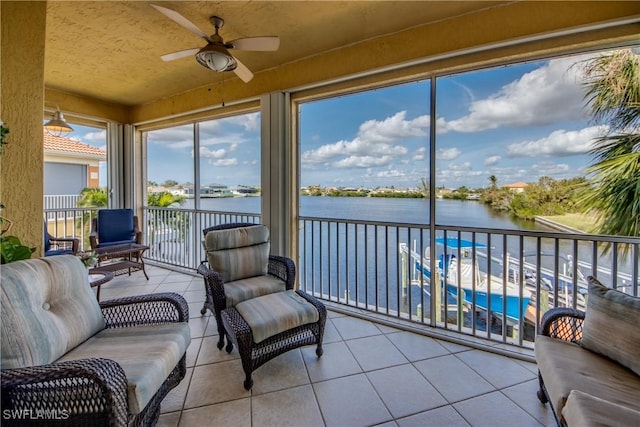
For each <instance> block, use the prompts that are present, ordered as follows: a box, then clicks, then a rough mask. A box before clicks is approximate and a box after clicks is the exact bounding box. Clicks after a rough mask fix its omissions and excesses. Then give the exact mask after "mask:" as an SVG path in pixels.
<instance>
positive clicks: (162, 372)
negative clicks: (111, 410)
mask: <svg viewBox="0 0 640 427" xmlns="http://www.w3.org/2000/svg"><path fill="white" fill-rule="evenodd" d="M190 341H191V332H190V330H189V325H188V324H187V323H186V322H181V323H169V324H164V325H143V326H134V327H129V328H113V329H104V330H102V331H100V332H99V333H97V334H96V335H94V336H93V337H91V338H89V339H88V340H87V341H85V342H84V343H82V344H80V345H79V346H78V347H76V348H75V349H73V350H71V351H70V352H69V353H67V354H65V355H64V356H63V357H61V358H60V359H59V360H58V362H63V361H67V360H78V359H87V358H91V357H102V358H105V359H112V360H115V361H116V362H117V363H118V364H119V365H120V366H122V369H123V370H124V373H125V376H126V377H127V389H128V393H127V397H128V402H129V412H131V413H134V414H137V413H140V411H142V410H143V409H144V408H145V406H147V404H148V403H149V401H150V400H151V398H152V397H153V395H154V394H155V393H156V392H157V391H158V389H159V388H160V386H161V385H162V383H164V381H165V380H166V379H167V377H168V376H169V374H170V373H171V371H172V370H173V369H174V368H175V367H176V365H177V364H178V362H179V361H180V359H181V358H182V355H183V354H184V353H185V351H186V350H187V347H188V346H189V342H190Z"/></svg>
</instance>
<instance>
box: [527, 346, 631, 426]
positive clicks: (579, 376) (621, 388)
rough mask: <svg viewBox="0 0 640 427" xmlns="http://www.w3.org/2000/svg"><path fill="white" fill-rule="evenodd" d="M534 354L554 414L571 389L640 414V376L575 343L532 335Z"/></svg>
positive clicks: (559, 410) (557, 411)
mask: <svg viewBox="0 0 640 427" xmlns="http://www.w3.org/2000/svg"><path fill="white" fill-rule="evenodd" d="M535 354H536V363H537V364H538V369H539V370H540V374H541V375H542V378H543V379H544V384H545V388H546V389H547V393H548V395H549V400H550V401H551V404H552V405H553V408H554V410H555V411H556V414H562V411H563V408H564V406H565V403H566V401H567V398H568V397H569V393H571V391H572V390H579V391H582V392H583V393H588V394H591V395H594V396H598V397H600V398H601V399H605V400H608V401H610V402H612V403H615V404H617V405H622V406H627V407H629V408H631V409H634V410H637V411H640V399H638V396H639V395H640V377H639V376H638V375H636V374H635V373H634V372H633V371H631V370H629V369H627V368H625V367H624V366H622V365H620V364H618V363H616V362H614V361H612V360H611V359H609V358H607V357H604V356H602V355H600V354H598V353H594V352H592V351H589V350H586V349H584V348H583V347H581V346H579V345H577V344H573V343H570V342H567V341H563V340H560V339H557V338H551V337H547V336H543V335H538V336H536V342H535ZM559 416H560V415H559Z"/></svg>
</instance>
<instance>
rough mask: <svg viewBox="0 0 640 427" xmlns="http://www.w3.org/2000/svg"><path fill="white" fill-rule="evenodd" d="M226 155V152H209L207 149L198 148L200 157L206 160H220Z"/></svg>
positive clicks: (222, 150) (223, 150)
mask: <svg viewBox="0 0 640 427" xmlns="http://www.w3.org/2000/svg"><path fill="white" fill-rule="evenodd" d="M226 154H227V150H225V149H223V148H220V149H219V150H210V149H208V148H207V147H200V157H204V158H206V159H221V158H223V157H224V156H225V155H226Z"/></svg>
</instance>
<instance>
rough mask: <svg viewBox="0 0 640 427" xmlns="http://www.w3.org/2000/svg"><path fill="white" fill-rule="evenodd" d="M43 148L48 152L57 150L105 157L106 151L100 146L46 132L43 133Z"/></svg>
mask: <svg viewBox="0 0 640 427" xmlns="http://www.w3.org/2000/svg"><path fill="white" fill-rule="evenodd" d="M44 150H45V151H47V152H49V153H51V152H54V151H57V152H61V153H73V154H85V155H90V156H101V157H104V158H105V159H106V157H107V152H106V151H105V150H103V149H101V148H98V147H93V146H91V145H89V144H85V143H84V142H80V141H76V140H73V139H69V138H65V137H62V136H53V135H51V134H49V133H47V132H45V133H44Z"/></svg>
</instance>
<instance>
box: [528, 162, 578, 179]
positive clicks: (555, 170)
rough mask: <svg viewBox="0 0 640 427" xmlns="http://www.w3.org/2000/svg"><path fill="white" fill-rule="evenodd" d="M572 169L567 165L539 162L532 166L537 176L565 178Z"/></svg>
mask: <svg viewBox="0 0 640 427" xmlns="http://www.w3.org/2000/svg"><path fill="white" fill-rule="evenodd" d="M570 170H571V167H570V166H569V165H568V164H566V163H555V162H539V163H535V164H533V165H531V172H533V171H535V173H536V174H537V176H550V177H564V176H565V175H566V174H567V172H569V171H570Z"/></svg>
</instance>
